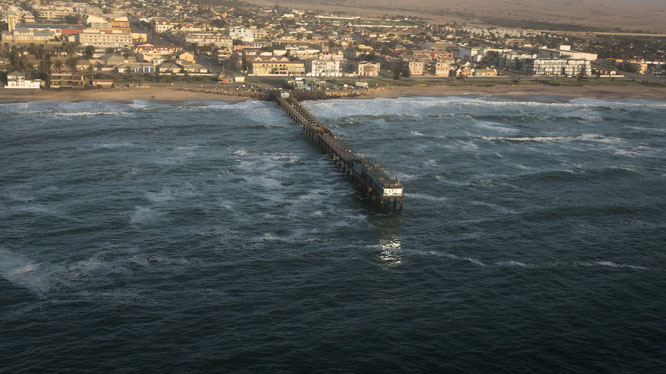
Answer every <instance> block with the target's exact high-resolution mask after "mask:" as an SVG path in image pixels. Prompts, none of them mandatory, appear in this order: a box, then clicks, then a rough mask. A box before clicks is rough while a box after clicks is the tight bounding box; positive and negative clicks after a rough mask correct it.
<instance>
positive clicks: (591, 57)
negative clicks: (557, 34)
mask: <svg viewBox="0 0 666 374" xmlns="http://www.w3.org/2000/svg"><path fill="white" fill-rule="evenodd" d="M539 58H567V59H571V60H588V61H595V60H596V59H597V54H596V53H587V52H579V51H572V50H571V46H569V45H561V46H560V48H559V49H549V48H542V49H540V50H539Z"/></svg>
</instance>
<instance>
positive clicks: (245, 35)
mask: <svg viewBox="0 0 666 374" xmlns="http://www.w3.org/2000/svg"><path fill="white" fill-rule="evenodd" d="M229 37H230V38H231V39H233V40H239V39H240V40H242V41H244V42H245V43H252V42H253V41H254V33H253V32H252V30H251V29H248V28H245V27H240V26H236V27H231V28H229Z"/></svg>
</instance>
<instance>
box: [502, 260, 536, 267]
mask: <svg viewBox="0 0 666 374" xmlns="http://www.w3.org/2000/svg"><path fill="white" fill-rule="evenodd" d="M495 265H497V266H506V267H520V268H528V267H533V265H527V264H526V263H524V262H520V261H514V260H511V261H502V262H496V263H495Z"/></svg>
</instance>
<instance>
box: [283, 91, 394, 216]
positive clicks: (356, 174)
mask: <svg viewBox="0 0 666 374" xmlns="http://www.w3.org/2000/svg"><path fill="white" fill-rule="evenodd" d="M274 98H275V101H276V102H277V103H278V104H279V105H280V107H281V108H282V109H284V111H285V112H287V114H288V115H289V117H291V119H293V120H294V122H296V124H298V125H299V126H301V128H302V129H303V132H304V134H305V135H306V136H307V137H308V139H310V141H311V142H312V143H313V144H314V145H316V146H317V147H319V149H321V150H322V152H324V153H326V154H327V155H329V156H330V157H331V159H332V160H333V162H334V163H335V164H336V165H338V167H340V169H342V171H343V172H344V173H345V174H346V175H347V176H349V178H350V179H351V180H352V181H353V182H354V183H355V184H356V186H357V187H359V188H361V189H362V190H363V191H364V192H367V193H368V194H370V195H372V196H374V197H375V198H377V200H378V201H379V203H380V204H381V205H385V204H386V203H387V202H389V203H390V202H391V201H393V207H396V205H397V204H398V203H399V204H400V208H402V199H403V194H402V183H400V182H399V181H398V180H397V179H394V178H392V177H391V176H390V175H389V174H388V172H386V169H384V168H382V167H381V166H380V165H378V164H373V163H371V162H369V161H368V160H366V159H365V158H364V157H362V156H360V155H359V154H357V153H355V152H354V151H352V150H351V149H350V148H349V147H348V146H347V145H346V144H345V143H344V142H342V141H341V140H340V139H338V138H337V137H336V136H335V135H334V134H333V132H332V131H331V129H330V128H329V127H328V126H326V125H325V124H324V123H323V122H321V121H320V120H319V119H318V118H317V117H316V116H315V115H314V114H312V113H310V111H308V110H307V109H305V108H304V107H303V106H302V105H301V104H300V103H299V102H298V101H296V100H295V99H294V98H291V97H289V94H288V93H286V92H281V93H275V94H274Z"/></svg>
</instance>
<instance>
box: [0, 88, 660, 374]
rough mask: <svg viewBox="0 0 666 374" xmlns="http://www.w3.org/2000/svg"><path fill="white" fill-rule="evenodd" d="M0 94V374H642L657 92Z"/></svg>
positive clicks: (653, 296) (654, 321) (647, 347)
mask: <svg viewBox="0 0 666 374" xmlns="http://www.w3.org/2000/svg"><path fill="white" fill-rule="evenodd" d="M305 105H306V106H307V107H308V108H309V109H310V110H312V111H313V112H314V113H315V114H317V115H318V116H320V118H321V119H323V120H324V121H325V122H327V123H328V124H329V125H330V126H331V127H332V129H333V131H334V132H336V133H337V134H339V136H341V137H342V138H344V139H345V140H346V141H347V142H348V143H349V144H351V145H352V146H353V148H354V149H355V150H356V151H358V152H359V153H361V154H364V155H365V156H367V157H369V158H372V159H376V160H377V161H379V162H380V163H381V164H382V165H383V166H385V167H386V168H387V169H388V170H389V171H390V172H391V173H392V174H394V175H395V176H397V177H398V178H399V179H400V180H401V181H402V182H403V183H404V185H405V193H406V197H405V202H404V208H403V209H402V210H401V211H393V210H381V209H378V208H377V207H376V206H374V205H373V204H372V203H371V202H369V201H367V199H365V198H364V197H363V196H362V195H359V194H358V193H357V192H356V191H355V190H354V188H353V187H352V186H351V184H350V183H349V182H348V181H347V180H346V179H345V178H344V176H343V174H342V173H341V172H340V171H338V170H337V169H335V167H334V166H333V165H332V164H331V163H330V162H329V160H328V159H327V158H326V156H324V155H322V154H320V153H319V152H318V150H317V149H316V148H315V147H313V146H312V145H310V144H309V143H308V142H307V141H306V140H305V138H304V137H303V136H302V135H301V133H300V131H299V129H298V128H297V127H296V126H294V125H293V124H292V123H291V122H290V121H289V119H288V117H286V116H285V115H284V114H283V113H282V112H281V111H280V110H279V109H278V108H277V106H275V105H274V104H272V103H265V102H251V101H248V102H240V103H228V102H192V103H184V104H182V105H167V104H161V103H155V102H144V101H135V102H133V103H131V104H124V103H112V102H102V103H96V102H80V103H60V102H44V103H28V104H6V105H1V106H0V300H1V302H0V372H7V373H36V372H62V373H76V372H91V371H96V372H97V371H103V372H127V371H132V372H211V371H215V372H226V371H241V372H271V373H278V372H331V371H333V372H479V373H485V372H491V373H492V372H511V373H515V372H636V373H645V372H663V370H664V367H665V365H666V348H665V347H666V345H665V344H666V294H665V291H664V290H665V289H666V273H665V270H666V122H665V121H664V118H666V102H664V101H646V100H621V101H620V100H618V101H604V100H593V99H573V100H569V99H561V98H552V97H532V98H527V99H523V100H521V101H517V100H514V99H507V98H500V97H487V98H469V97H466V98H462V97H448V98H401V99H374V100H329V101H317V102H306V104H305Z"/></svg>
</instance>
